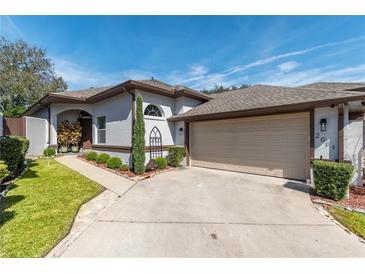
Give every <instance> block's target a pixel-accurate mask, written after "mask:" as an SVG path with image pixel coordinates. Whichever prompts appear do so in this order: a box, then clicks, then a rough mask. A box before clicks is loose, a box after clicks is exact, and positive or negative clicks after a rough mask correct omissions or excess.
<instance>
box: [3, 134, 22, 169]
mask: <svg viewBox="0 0 365 274" xmlns="http://www.w3.org/2000/svg"><path fill="white" fill-rule="evenodd" d="M22 150H23V143H22V141H21V140H20V139H19V138H16V137H1V138H0V160H2V161H5V163H6V164H7V165H8V170H9V171H10V172H13V171H16V170H17V168H18V166H19V164H20V163H21V161H22Z"/></svg>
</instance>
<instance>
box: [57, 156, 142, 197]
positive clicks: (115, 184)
mask: <svg viewBox="0 0 365 274" xmlns="http://www.w3.org/2000/svg"><path fill="white" fill-rule="evenodd" d="M56 161H58V162H60V163H61V164H63V165H65V166H67V167H69V168H71V169H73V170H75V171H77V172H78V173H80V174H82V175H84V176H86V177H88V178H90V179H91V180H93V181H95V182H97V183H98V184H100V185H102V186H103V187H105V188H106V189H108V190H110V191H112V192H114V193H115V194H117V195H118V196H121V195H123V194H124V193H125V192H127V191H128V190H129V189H130V188H131V187H133V186H134V185H135V184H136V182H132V181H130V180H128V179H126V178H124V177H122V176H118V175H116V174H114V173H112V172H109V171H107V170H104V169H102V168H99V167H96V166H94V165H91V164H88V163H86V162H84V161H82V160H80V159H77V156H76V155H66V156H62V157H58V158H56Z"/></svg>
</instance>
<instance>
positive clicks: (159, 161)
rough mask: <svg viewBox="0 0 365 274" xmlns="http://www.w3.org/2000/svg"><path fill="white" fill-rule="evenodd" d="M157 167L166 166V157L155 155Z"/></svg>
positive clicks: (162, 167)
mask: <svg viewBox="0 0 365 274" xmlns="http://www.w3.org/2000/svg"><path fill="white" fill-rule="evenodd" d="M155 162H156V165H157V168H159V169H164V168H166V167H167V159H166V158H165V157H157V158H156V159H155Z"/></svg>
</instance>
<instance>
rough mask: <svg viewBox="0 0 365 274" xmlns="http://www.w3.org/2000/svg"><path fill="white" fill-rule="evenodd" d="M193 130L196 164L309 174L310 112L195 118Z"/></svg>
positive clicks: (284, 174) (283, 174) (193, 161)
mask: <svg viewBox="0 0 365 274" xmlns="http://www.w3.org/2000/svg"><path fill="white" fill-rule="evenodd" d="M190 134H191V135H190V138H191V141H190V143H191V147H190V152H191V164H192V165H193V166H201V167H210V168H218V169H225V170H232V171H241V172H249V173H256V174H263V175H270V176H278V177H288V178H296V179H306V178H308V177H309V174H308V173H309V114H308V113H296V114H286V115H272V116H262V117H254V118H239V119H226V120H216V121H206V122H194V123H192V124H191V131H190Z"/></svg>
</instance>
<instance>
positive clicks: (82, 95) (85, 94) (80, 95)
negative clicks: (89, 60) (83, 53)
mask: <svg viewBox="0 0 365 274" xmlns="http://www.w3.org/2000/svg"><path fill="white" fill-rule="evenodd" d="M127 82H128V81H127ZM133 82H135V83H140V84H143V85H148V86H151V87H155V88H158V89H161V90H165V91H167V92H169V93H170V94H175V93H176V94H177V93H178V92H180V91H187V92H188V93H190V94H195V95H197V96H201V97H203V98H204V97H206V98H207V99H209V98H210V97H209V96H208V95H206V94H203V93H201V92H199V91H196V90H193V89H191V88H188V87H185V86H181V85H176V86H172V85H169V84H167V83H164V82H161V81H159V80H156V79H151V80H133ZM125 83H126V82H125ZM113 87H115V85H114V86H108V87H98V88H88V89H81V90H74V91H65V92H58V93H52V94H56V95H61V96H67V97H71V98H76V99H88V98H90V97H92V96H94V95H97V94H100V93H103V92H104V91H107V90H109V89H111V88H113Z"/></svg>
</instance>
